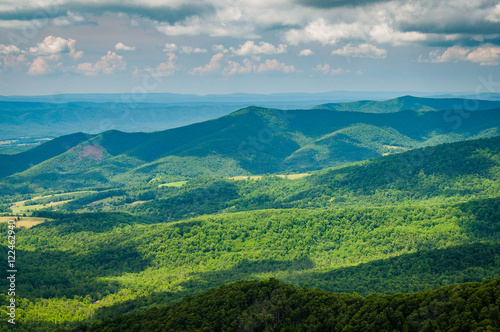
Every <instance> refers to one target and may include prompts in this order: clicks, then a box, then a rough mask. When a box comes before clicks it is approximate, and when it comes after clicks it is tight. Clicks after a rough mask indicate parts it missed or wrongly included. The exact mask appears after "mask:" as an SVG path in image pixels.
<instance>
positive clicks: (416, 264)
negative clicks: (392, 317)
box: [0, 199, 500, 330]
mask: <svg viewBox="0 0 500 332" xmlns="http://www.w3.org/2000/svg"><path fill="white" fill-rule="evenodd" d="M498 207H499V200H498V199H494V200H485V201H477V202H471V203H464V204H458V205H456V204H451V205H437V206H421V207H419V206H408V207H398V208H394V207H384V208H349V209H340V210H321V209H320V210H304V209H289V210H272V209H270V210H260V211H250V212H240V213H224V214H221V215H217V216H202V217H197V218H194V219H188V220H183V221H180V222H177V223H151V222H150V221H148V220H147V219H145V218H143V217H138V216H130V215H124V214H113V213H87V214H54V213H45V214H42V213H39V214H38V215H39V216H45V217H50V218H52V219H54V221H51V222H47V223H44V224H41V225H38V226H36V227H33V228H31V229H26V230H19V231H18V232H17V234H16V235H17V237H16V238H18V241H17V251H18V255H19V257H22V258H23V259H22V260H20V261H19V263H18V268H19V269H22V271H23V273H22V274H20V275H19V279H18V280H17V284H16V285H17V286H16V287H17V290H18V292H19V294H22V295H21V296H22V300H21V298H20V299H19V300H20V303H22V305H20V307H19V309H20V310H22V311H21V312H23V314H22V315H21V317H22V318H20V321H21V323H23V324H24V325H25V326H27V327H29V328H28V330H33V327H34V326H37V324H38V326H40V327H43V326H45V327H49V326H51V324H63V325H66V326H74V324H76V323H77V322H86V321H89V320H95V319H104V318H111V317H115V316H116V315H119V314H120V313H125V312H141V311H143V310H144V309H146V308H149V307H150V306H152V305H154V306H156V305H161V304H167V303H170V302H172V301H176V300H178V299H180V298H182V297H184V296H186V295H190V294H196V293H199V292H203V291H206V290H208V289H209V288H211V287H215V286H218V285H222V284H225V283H227V282H232V281H237V280H242V279H265V278H269V277H276V278H279V279H280V280H283V281H285V282H290V283H293V284H295V285H300V286H303V285H308V286H309V287H320V288H322V289H328V290H332V291H336V292H348V293H352V292H358V293H360V294H362V295H368V294H369V293H371V292H373V291H375V290H376V291H378V292H381V293H386V294H391V293H394V292H397V291H404V292H408V291H410V292H411V291H420V290H424V289H434V288H437V287H440V286H442V285H447V284H451V283H454V282H469V281H481V280H484V279H488V278H495V277H498V276H499V275H500V265H499V263H500V258H499V257H500V256H499V255H500V249H499V243H498V238H499V235H500V234H499V232H500V228H499V227H498V220H499V219H498V211H500V209H499V208H498ZM3 225H5V224H3ZM5 232H6V227H4V228H2V234H4V233H5ZM4 235H6V234H4ZM2 238H5V239H6V238H7V236H2ZM2 250H5V251H6V250H7V249H6V247H2ZM457 256H458V257H460V262H457ZM360 264H361V265H360ZM384 267H387V268H384ZM51 271H58V273H57V275H54V274H53V273H52V272H51ZM410 272H411V274H410ZM353 274H354V275H355V277H354V276H353ZM6 282H7V281H1V283H0V285H3V286H2V287H6V284H5V283H6ZM97 300H99V303H98V304H93V303H94V302H95V301H97ZM2 307H4V306H2Z"/></svg>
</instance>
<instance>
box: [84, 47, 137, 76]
mask: <svg viewBox="0 0 500 332" xmlns="http://www.w3.org/2000/svg"><path fill="white" fill-rule="evenodd" d="M126 67H127V63H126V62H125V60H123V57H122V56H121V55H118V54H116V53H115V52H111V51H108V53H107V54H106V55H104V56H102V57H101V59H99V60H98V61H97V62H96V63H94V64H92V63H90V62H84V63H80V64H79V65H78V70H79V71H81V72H83V73H84V74H85V75H97V74H100V73H102V74H113V73H116V72H120V71H124V70H125V68H126Z"/></svg>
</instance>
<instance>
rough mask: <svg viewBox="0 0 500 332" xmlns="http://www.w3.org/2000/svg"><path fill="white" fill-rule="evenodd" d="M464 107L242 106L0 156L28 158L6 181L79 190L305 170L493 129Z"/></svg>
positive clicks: (485, 117)
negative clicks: (162, 127)
mask: <svg viewBox="0 0 500 332" xmlns="http://www.w3.org/2000/svg"><path fill="white" fill-rule="evenodd" d="M464 112H465V111H450V110H448V111H433V112H417V111H401V112H398V113H388V114H369V113H354V112H337V111H332V110H327V109H315V110H293V111H282V110H276V109H266V108H258V107H249V108H246V109H242V110H239V111H237V112H234V113H231V114H230V115H227V116H223V117H221V118H218V119H215V120H210V121H205V122H201V123H196V124H192V125H189V126H185V127H180V128H175V129H170V130H166V131H160V132H154V133H123V132H119V131H107V132H104V133H102V134H99V135H96V136H92V137H91V138H89V139H88V140H86V141H84V142H82V143H80V144H78V145H77V146H75V147H73V148H72V149H70V150H69V151H66V152H63V153H61V152H62V151H57V152H54V151H53V150H52V147H51V146H50V145H45V144H44V145H42V146H40V147H39V151H46V150H48V151H49V152H47V153H45V155H47V156H53V155H56V154H58V155H57V156H55V157H53V158H50V159H47V158H46V160H45V161H44V162H41V161H43V160H37V162H39V164H38V165H35V164H36V162H34V163H29V162H27V161H26V160H24V159H25V157H24V156H25V155H12V156H3V157H2V158H3V159H5V162H6V163H7V164H13V165H15V164H16V163H17V162H18V161H19V160H21V162H20V163H19V165H21V166H22V165H25V164H34V167H31V168H30V169H29V170H27V171H25V172H24V173H20V174H18V175H16V176H15V177H13V178H12V179H10V180H9V181H10V183H11V184H12V183H21V182H26V181H31V182H33V183H37V184H39V185H40V187H41V188H46V189H48V188H54V185H53V183H54V179H62V180H64V181H66V180H68V179H69V180H70V181H69V182H68V185H71V186H73V187H80V188H82V187H89V186H108V187H110V186H117V185H123V184H128V183H130V182H136V183H146V182H148V181H150V180H152V179H154V178H156V177H162V178H163V179H164V180H166V181H179V180H184V179H187V178H192V177H195V176H199V175H216V176H235V175H251V174H264V173H280V172H304V171H311V170H315V169H321V168H325V167H331V166H339V165H344V164H347V163H350V162H356V161H361V160H366V159H369V158H374V157H377V156H380V155H386V154H393V153H397V152H402V151H406V150H408V149H413V148H416V147H421V146H427V145H436V144H439V143H444V142H453V141H459V140H464V139H474V138H481V137H491V136H495V135H498V134H499V132H498V130H499V129H498V128H499V126H500V112H499V111H497V110H485V111H475V112H466V113H464ZM16 158H17V159H16ZM14 160H16V161H14ZM40 162H41V163H40ZM24 169H25V168H23V167H19V168H18V169H17V171H18V172H19V171H23V170H24ZM10 173H12V171H10V172H9V173H7V174H10ZM4 174H5V173H4Z"/></svg>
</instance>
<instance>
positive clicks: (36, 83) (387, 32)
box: [0, 0, 500, 95]
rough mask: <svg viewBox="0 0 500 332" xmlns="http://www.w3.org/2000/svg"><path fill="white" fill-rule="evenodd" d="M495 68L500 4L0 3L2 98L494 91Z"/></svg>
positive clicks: (274, 0)
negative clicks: (343, 91)
mask: <svg viewBox="0 0 500 332" xmlns="http://www.w3.org/2000/svg"><path fill="white" fill-rule="evenodd" d="M499 63H500V2H499V1H490V0H456V1H449V0H403V1H387V0H371V1H368V0H252V1H250V0H187V1H181V0H161V1H160V0H140V1H127V0H125V1H119V0H99V1H97V0H90V1H89V0H85V1H83V0H82V1H73V0H72V1H67V0H0V95H40V94H59V93H134V94H143V93H159V92H172V93H195V94H211V93H221V94H225V93H237V92H246V93H281V92H327V91H335V90H348V91H420V92H434V91H435V92H478V91H479V92H488V91H487V90H489V92H492V89H496V90H498V89H500V84H498V83H496V82H500V71H499ZM485 82H489V83H485ZM495 92H500V91H495Z"/></svg>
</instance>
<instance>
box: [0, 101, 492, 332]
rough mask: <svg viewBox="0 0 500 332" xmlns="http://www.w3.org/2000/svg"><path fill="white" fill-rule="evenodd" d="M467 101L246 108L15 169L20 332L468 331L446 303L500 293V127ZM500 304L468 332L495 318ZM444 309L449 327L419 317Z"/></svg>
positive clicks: (11, 188)
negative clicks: (237, 331) (159, 331)
mask: <svg viewBox="0 0 500 332" xmlns="http://www.w3.org/2000/svg"><path fill="white" fill-rule="evenodd" d="M459 102H461V103H462V104H465V102H464V101H463V100H460V101H457V100H454V99H450V100H448V99H446V100H445V99H439V100H433V99H430V98H415V97H411V98H410V97H401V98H398V99H396V100H390V101H373V102H351V103H343V104H326V105H319V106H317V107H315V108H312V109H303V110H280V109H272V108H263V107H246V108H243V109H240V110H238V111H235V112H232V113H229V114H228V115H223V116H222V117H216V118H214V119H211V120H208V121H204V122H199V123H195V124H190V125H187V126H183V127H178V128H174V129H168V130H163V131H155V132H151V133H143V132H140V133H138V132H133V133H126V132H121V131H116V130H112V131H104V132H102V133H95V134H89V133H74V134H70V135H66V136H61V137H58V138H55V139H53V140H50V141H48V142H46V143H44V144H41V145H39V146H37V147H35V148H33V149H30V150H26V151H23V152H21V153H18V154H3V155H0V163H1V164H2V165H3V166H4V167H3V168H2V171H1V173H0V176H1V178H0V189H1V190H2V193H3V194H2V196H1V197H0V213H1V214H2V215H3V216H2V217H0V218H1V219H0V221H7V220H9V219H11V218H16V219H17V218H18V219H19V221H17V228H16V251H17V257H18V262H17V263H16V264H17V265H18V269H19V271H22V273H19V276H18V278H17V279H16V283H17V284H16V285H17V291H18V294H20V295H19V296H18V301H19V302H18V303H19V306H18V309H17V310H18V314H19V317H20V318H19V326H18V330H20V331H51V330H56V329H59V330H67V331H99V330H109V331H120V330H123V329H124V328H125V327H124V326H135V325H136V326H150V327H151V329H153V328H159V327H160V326H169V328H171V329H175V330H193V329H195V327H196V328H197V329H222V328H229V329H233V328H236V327H237V326H233V325H231V324H236V323H234V322H237V324H239V325H238V326H240V327H241V328H243V327H245V326H247V327H248V326H254V327H259V326H260V327H262V328H264V327H265V326H268V327H269V326H274V327H273V328H278V327H280V328H285V329H287V328H289V327H290V326H291V325H289V324H291V323H290V322H289V321H287V320H286V319H285V318H284V317H288V318H287V319H289V318H290V317H295V318H294V320H293V321H294V322H295V323H294V324H298V325H297V326H302V327H303V329H306V330H322V329H324V328H325V326H326V327H328V328H339V326H340V325H339V324H343V323H340V322H349V324H351V325H349V326H351V327H352V328H351V329H347V330H352V331H359V330H362V329H363V328H372V329H375V328H376V329H383V328H385V329H387V328H392V329H396V330H398V329H402V328H403V327H406V328H408V329H410V327H412V326H413V327H415V328H417V327H418V326H422V325H421V324H423V323H422V321H426V322H427V323H426V324H428V326H433V328H437V327H438V326H451V325H450V324H453V322H456V321H457V319H460V317H461V316H460V315H461V314H460V313H457V311H456V310H459V309H457V308H456V305H457V303H458V302H456V301H455V302H454V301H448V300H443V296H448V297H449V298H454V299H455V298H462V299H463V301H473V299H474V298H476V297H477V296H478V295H473V294H476V293H475V292H480V294H485V292H486V293H488V294H489V293H491V294H497V293H498V290H499V286H498V278H500V242H499V239H500V223H499V222H500V214H499V211H500V136H499V128H500V113H499V111H498V109H497V107H498V105H497V104H496V103H497V102H491V103H489V102H488V103H486V102H484V103H479V105H480V106H478V108H477V109H476V110H473V111H471V110H468V111H467V112H468V113H466V114H467V116H463V114H464V113H463V111H464V110H462V112H459V111H458V110H457V109H456V108H455V109H453V106H454V105H457V103H459ZM489 107H493V108H492V109H490V108H489ZM356 109H358V111H356ZM461 114H462V115H461ZM7 232H8V227H7V223H6V222H0V233H1V234H2V235H1V239H2V246H1V247H0V250H2V252H4V253H5V254H7V250H8V247H7ZM0 285H1V287H3V288H5V287H6V286H7V281H6V280H2V281H0ZM233 292H234V293H235V294H239V295H238V296H230V295H229V294H233ZM375 293H376V294H375ZM262 294H268V295H262ZM269 294H271V295H269ZM272 294H282V295H279V296H278V298H279V300H276V301H278V302H273V301H275V300H274V299H275V297H274V296H275V295H272ZM443 294H446V295H443ZM478 294H479V293H478ZM280 296H281V297H280ZM495 296H496V295H495ZM243 298H245V300H243ZM493 298H495V297H493ZM497 298H498V297H497ZM415 299H419V300H418V301H420V302H418V305H416V304H414V302H412V301H417V300H415ZM491 299H492V297H485V300H484V301H485V302H484V303H481V304H477V305H476V309H477V310H479V309H480V311H481V312H482V313H484V314H481V315H479V314H477V315H476V313H475V312H474V314H471V315H472V316H471V317H473V318H471V319H469V320H468V321H467V322H466V323H463V324H466V325H463V324H462V327H463V326H469V327H470V328H479V327H481V326H490V325H491V324H490V323H488V322H489V321H488V319H490V320H491V321H494V320H495V319H498V318H495V317H496V316H495V310H494V309H492V308H493V307H495V305H496V306H497V305H498V304H496V302H495V301H496V300H491ZM7 300H8V298H7V296H6V295H2V301H3V303H6V301H7ZM240 300H241V301H243V302H238V301H240ZM490 300H491V301H490ZM235 301H236V302H235ZM269 301H270V302H269ZM295 301H298V302H295ZM317 301H320V303H323V304H321V305H320V304H318V302H317ZM439 301H442V302H443V303H444V304H443V303H441V302H439ZM488 301H489V302H488ZM438 302H439V303H440V304H439V305H440V306H442V307H443V308H444V309H443V316H439V315H438V316H439V317H440V318H437V317H436V316H435V315H434V313H432V314H429V315H424V316H422V317H420V316H418V315H419V313H421V312H423V311H425V310H430V311H432V310H433V309H432V305H431V303H438ZM214 303H219V305H218V306H220V307H225V306H227V308H228V309H227V310H226V311H225V312H224V313H220V315H219V316H218V317H220V321H219V320H214V319H215V318H213V317H212V316H210V315H209V314H208V312H210V310H213V309H211V308H212V306H213V305H214ZM388 303H391V304H390V305H389V304H388ZM392 303H399V304H398V305H397V306H396V304H394V305H393V304H392ZM412 303H413V304H412ZM467 303H469V302H467ZM471 303H472V302H471ZM310 305H314V307H315V308H316V309H314V310H312V309H311V310H309V309H307V308H308V306H310ZM323 305H324V306H325V307H324V308H323V307H322V306H323ZM337 305H338V306H342V307H343V308H344V309H342V310H341V311H339V312H336V314H335V315H334V316H332V314H329V313H328V312H330V313H333V312H335V311H334V310H337V309H334V308H337V307H336V306H337ZM2 308H3V309H2V310H5V309H4V308H5V305H2ZM229 308H238V309H237V310H236V309H234V310H232V311H231V310H230V309H229ZM256 308H257V309H256ZM320 308H322V309H321V310H322V311H321V312H316V311H315V310H320ZM380 308H385V309H380ZM389 308H390V309H389ZM460 308H462V307H460ZM467 308H468V309H467V310H469V311H474V310H475V309H474V308H473V305H472V304H471V305H470V307H467ZM332 310H333V311H332ZM377 310H386V311H384V312H386V317H393V318H390V319H389V318H384V319H382V320H373V319H372V318H370V317H371V316H370V315H371V313H373V314H374V315H375V314H376V313H377V312H379V311H377ZM391 310H392V311H391ZM460 310H462V309H460ZM179 312H183V313H186V315H188V316H189V318H184V320H182V322H181V321H179V320H176V319H175V317H176V315H177V316H178V315H181V314H180V313H179ZM258 312H260V313H265V314H262V315H263V316H262V315H261V314H259V313H258ZM277 312H280V313H282V314H280V315H278V314H277ZM299 312H300V314H299ZM361 312H366V316H363V315H361ZM389 312H390V313H389ZM356 313H358V314H356ZM369 313H370V314H369ZM197 315H198V316H197ZM294 315H298V316H294ZM391 315H392V316H391ZM454 315H455V316H454ZM313 316H314V317H316V318H317V319H316V321H315V322H316V323H313V322H312V321H311V319H312V318H311V317H313ZM195 317H197V318H195ZM266 317H267V318H266ZM280 317H281V318H280ZM332 317H336V318H332ZM394 317H398V318H397V319H396V318H394ZM417 317H420V318H418V319H417ZM488 317H489V318H488ZM191 318H192V319H193V321H191ZM282 318H283V319H282ZM222 320H223V321H224V322H222ZM200 321H204V322H205V323H200ZM271 321H272V322H273V323H271ZM417 321H418V322H417ZM412 322H413V323H412ZM415 322H417V323H415ZM190 324H192V325H190ZM217 324H219V325H217ZM287 324H288V325H287ZM364 324H365V325H364ZM366 324H368V325H366ZM370 324H371V325H370ZM411 324H414V325H411ZM419 324H420V325H419ZM440 324H441V325H440ZM447 324H448V325H447ZM467 324H469V325H467ZM481 324H482V325H481ZM488 324H490V325H488ZM363 326H365V327H363ZM366 326H371V327H366ZM148 328H149V327H148Z"/></svg>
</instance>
